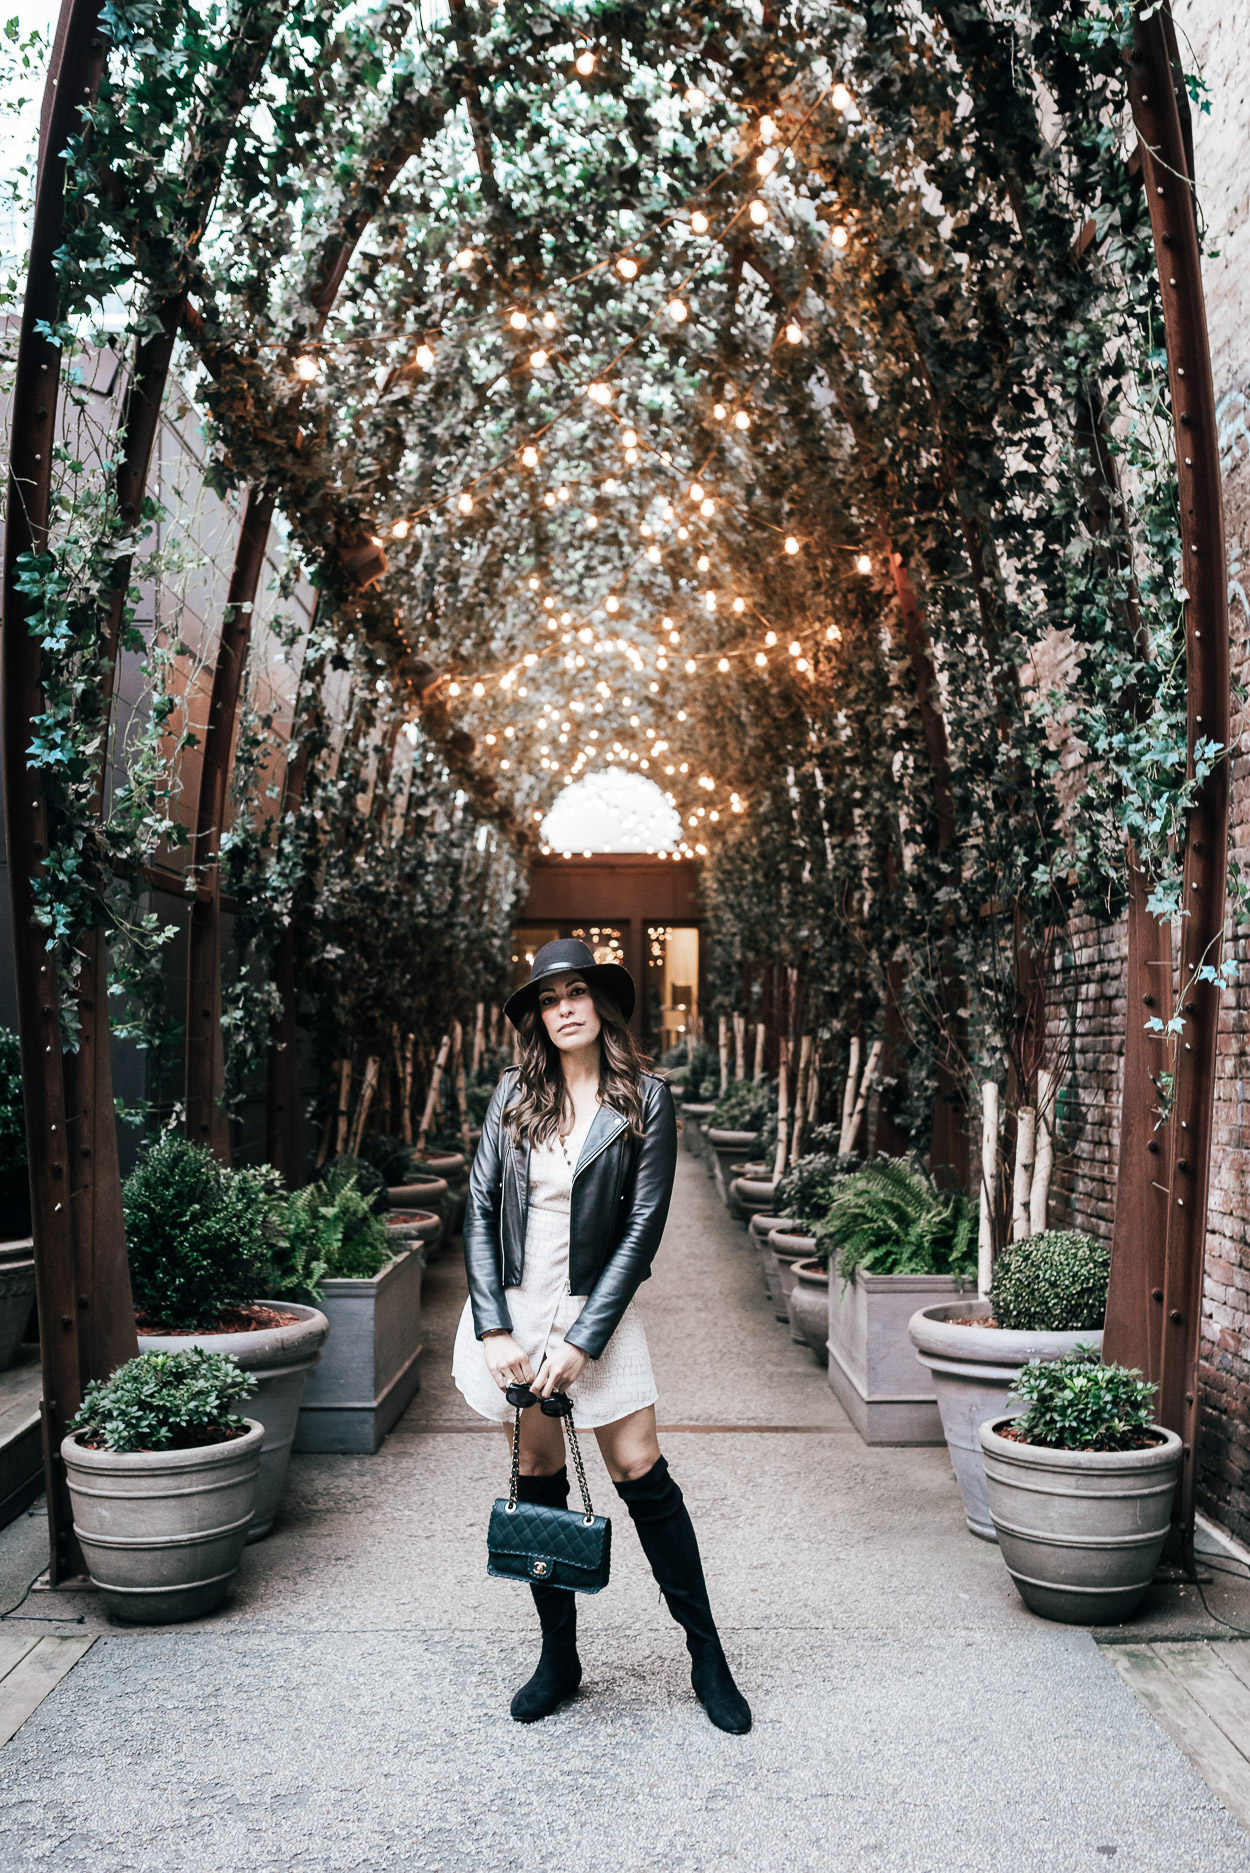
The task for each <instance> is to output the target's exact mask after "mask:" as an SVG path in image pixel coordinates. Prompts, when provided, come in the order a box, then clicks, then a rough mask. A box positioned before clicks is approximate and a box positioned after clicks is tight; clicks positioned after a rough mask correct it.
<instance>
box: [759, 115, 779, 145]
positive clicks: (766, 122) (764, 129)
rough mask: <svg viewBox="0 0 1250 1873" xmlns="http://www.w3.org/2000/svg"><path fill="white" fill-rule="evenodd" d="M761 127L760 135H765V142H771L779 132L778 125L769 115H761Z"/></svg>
mask: <svg viewBox="0 0 1250 1873" xmlns="http://www.w3.org/2000/svg"><path fill="white" fill-rule="evenodd" d="M759 128H760V135H761V136H762V137H763V139H764V141H765V143H771V142H772V140H773V138H774V137H775V136H776V134H777V126H776V124H775V123H774V122H773V120H772V118H771V117H769V116H767V115H765V116H763V117H761V118H760V126H759Z"/></svg>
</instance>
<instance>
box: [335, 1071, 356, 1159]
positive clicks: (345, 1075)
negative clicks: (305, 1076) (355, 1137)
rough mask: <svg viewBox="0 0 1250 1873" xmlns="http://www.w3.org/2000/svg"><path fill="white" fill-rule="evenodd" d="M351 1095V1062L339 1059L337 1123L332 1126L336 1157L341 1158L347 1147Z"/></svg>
mask: <svg viewBox="0 0 1250 1873" xmlns="http://www.w3.org/2000/svg"><path fill="white" fill-rule="evenodd" d="M351 1096H352V1063H351V1061H350V1060H341V1061H340V1062H339V1107H338V1123H337V1125H336V1126H335V1128H334V1155H335V1157H336V1158H341V1157H342V1155H343V1153H344V1152H345V1151H346V1149H347V1126H348V1119H349V1104H350V1101H351Z"/></svg>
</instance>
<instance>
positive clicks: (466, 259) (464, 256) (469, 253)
mask: <svg viewBox="0 0 1250 1873" xmlns="http://www.w3.org/2000/svg"><path fill="white" fill-rule="evenodd" d="M476 259H477V255H476V254H475V253H474V251H473V249H472V248H471V247H462V248H461V249H460V252H459V253H458V254H457V255H456V265H457V266H458V267H459V269H460V271H461V272H462V273H467V272H468V271H469V268H470V267H471V266H472V265H473V262H474V261H475V260H476Z"/></svg>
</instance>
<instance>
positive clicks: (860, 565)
mask: <svg viewBox="0 0 1250 1873" xmlns="http://www.w3.org/2000/svg"><path fill="white" fill-rule="evenodd" d="M855 570H856V572H871V571H872V561H871V560H870V559H869V557H868V555H867V553H861V554H860V555H859V558H858V559H857V560H856V561H855Z"/></svg>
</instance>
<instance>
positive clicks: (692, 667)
mask: <svg viewBox="0 0 1250 1873" xmlns="http://www.w3.org/2000/svg"><path fill="white" fill-rule="evenodd" d="M698 667H699V666H698V664H697V663H696V662H695V660H694V658H693V657H687V658H686V675H687V676H693V675H694V673H695V671H696V670H697V669H698Z"/></svg>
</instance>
